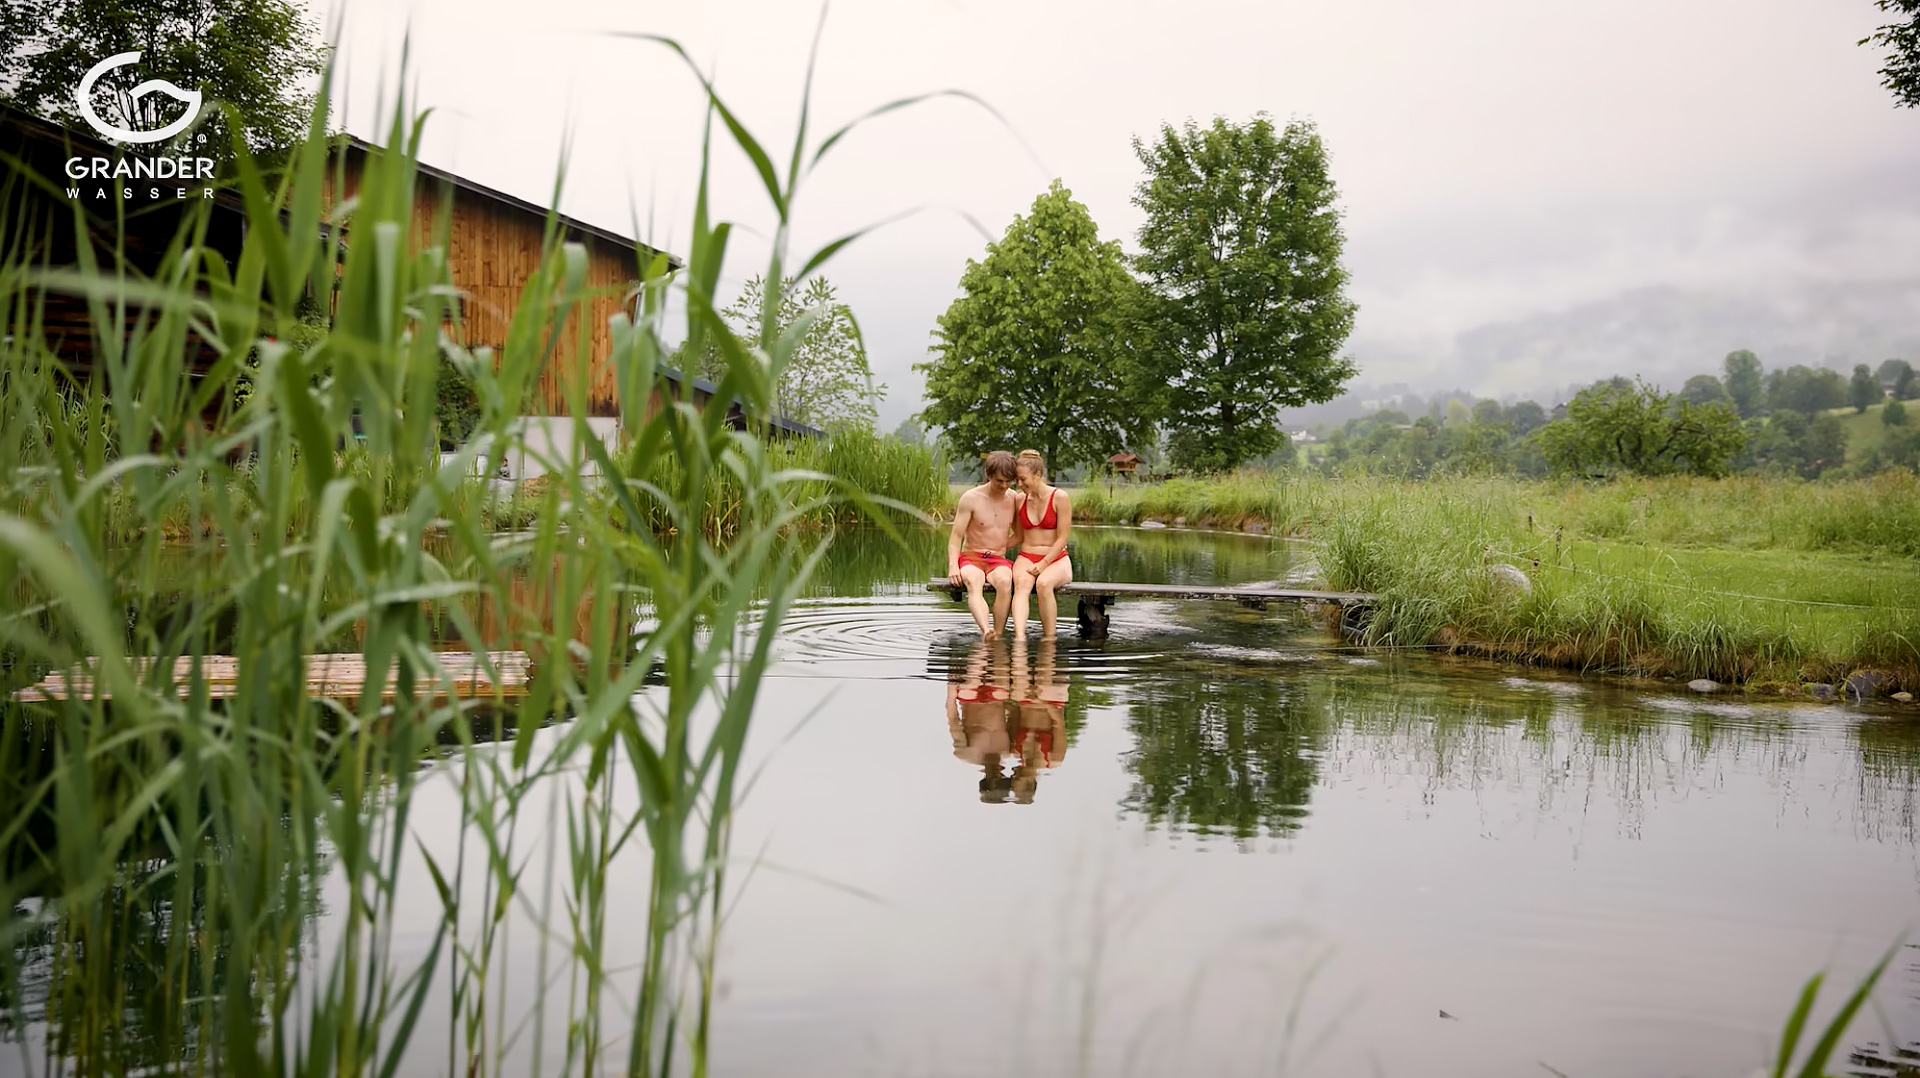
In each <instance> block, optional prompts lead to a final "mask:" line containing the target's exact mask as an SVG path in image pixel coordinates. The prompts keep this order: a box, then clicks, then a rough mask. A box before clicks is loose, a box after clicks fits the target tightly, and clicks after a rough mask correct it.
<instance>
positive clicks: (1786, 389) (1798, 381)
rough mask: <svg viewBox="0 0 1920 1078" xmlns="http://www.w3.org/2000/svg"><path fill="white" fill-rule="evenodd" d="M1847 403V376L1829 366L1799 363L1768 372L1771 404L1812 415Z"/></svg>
mask: <svg viewBox="0 0 1920 1078" xmlns="http://www.w3.org/2000/svg"><path fill="white" fill-rule="evenodd" d="M1846 403H1847V380H1846V379H1845V378H1842V377H1841V376H1840V372H1839V371H1836V370H1832V369H1830V368H1827V367H1809V366H1807V365H1806V364H1804V363H1796V364H1794V365H1793V366H1791V367H1788V368H1786V369H1785V370H1774V371H1769V372H1767V406H1768V407H1770V408H1772V409H1773V410H1774V411H1776V412H1779V411H1792V412H1800V413H1802V414H1804V415H1808V416H1812V415H1813V414H1815V413H1816V412H1824V411H1826V410H1827V409H1829V408H1839V407H1842V406H1844V405H1845V404H1846Z"/></svg>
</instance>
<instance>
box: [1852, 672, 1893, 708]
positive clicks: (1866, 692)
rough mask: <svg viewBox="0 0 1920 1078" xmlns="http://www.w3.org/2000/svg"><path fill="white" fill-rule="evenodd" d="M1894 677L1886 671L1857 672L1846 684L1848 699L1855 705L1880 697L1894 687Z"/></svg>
mask: <svg viewBox="0 0 1920 1078" xmlns="http://www.w3.org/2000/svg"><path fill="white" fill-rule="evenodd" d="M1894 684H1895V683H1894V680H1893V675H1892V674H1889V673H1887V672H1886V671H1884V670H1856V671H1854V672H1853V673H1852V674H1849V675H1847V680H1846V681H1845V682H1844V688H1845V689H1846V693H1847V699H1849V700H1851V701H1853V702H1854V703H1856V704H1857V703H1861V702H1863V701H1866V700H1869V699H1872V698H1873V697H1875V696H1880V695H1882V694H1884V693H1886V692H1887V691H1888V690H1890V689H1892V688H1893V687H1894Z"/></svg>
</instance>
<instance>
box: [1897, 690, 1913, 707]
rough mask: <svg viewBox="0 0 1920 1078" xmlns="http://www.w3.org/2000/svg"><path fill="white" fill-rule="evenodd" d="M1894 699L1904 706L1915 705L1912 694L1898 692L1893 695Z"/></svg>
mask: <svg viewBox="0 0 1920 1078" xmlns="http://www.w3.org/2000/svg"><path fill="white" fill-rule="evenodd" d="M1893 699H1895V700H1898V701H1899V702H1900V703H1903V704H1911V703H1913V694H1912V693H1910V692H1897V693H1894V694H1893Z"/></svg>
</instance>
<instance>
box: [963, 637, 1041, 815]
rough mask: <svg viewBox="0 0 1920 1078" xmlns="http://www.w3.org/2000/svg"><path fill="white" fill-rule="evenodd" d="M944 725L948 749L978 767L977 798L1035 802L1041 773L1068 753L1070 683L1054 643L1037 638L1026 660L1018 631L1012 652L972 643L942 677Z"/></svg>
mask: <svg viewBox="0 0 1920 1078" xmlns="http://www.w3.org/2000/svg"><path fill="white" fill-rule="evenodd" d="M947 731H948V733H950V734H952V735H953V754H954V755H955V756H957V757H959V758H960V759H962V760H965V761H967V762H968V763H970V764H978V765H979V766H980V800H982V801H986V802H989V803H994V804H999V803H1004V802H1005V801H1006V800H1007V799H1008V797H1009V796H1011V797H1012V799H1013V800H1014V802H1015V803H1017V804H1021V805H1030V804H1032V803H1033V795H1034V791H1035V789H1036V788H1037V787H1038V786H1039V784H1040V772H1041V771H1043V770H1045V769H1047V768H1050V767H1058V766H1059V765H1060V761H1061V759H1062V758H1063V757H1065V756H1066V754H1067V682H1066V679H1065V678H1063V677H1061V676H1059V674H1058V673H1057V672H1056V671H1055V669H1054V644H1053V641H1051V640H1042V641H1040V642H1039V651H1038V654H1037V655H1036V656H1035V659H1034V662H1033V663H1031V664H1029V663H1028V661H1027V642H1026V641H1025V640H1024V639H1022V638H1020V637H1017V636H1016V637H1014V638H1013V641H1012V648H1011V652H1010V653H1009V652H1008V651H1003V650H1001V649H1000V648H997V647H995V646H993V645H991V644H989V643H987V642H985V641H982V642H981V643H979V644H977V645H975V646H974V649H973V652H972V653H971V654H969V655H968V656H967V662H966V666H965V667H964V668H962V669H961V670H959V671H956V672H955V674H954V675H953V677H952V678H950V679H949V680H948V682H947ZM1008 757H1012V759H1013V770H1012V772H1011V773H1009V772H1007V771H1005V770H1004V766H1005V764H1006V760H1007V758H1008Z"/></svg>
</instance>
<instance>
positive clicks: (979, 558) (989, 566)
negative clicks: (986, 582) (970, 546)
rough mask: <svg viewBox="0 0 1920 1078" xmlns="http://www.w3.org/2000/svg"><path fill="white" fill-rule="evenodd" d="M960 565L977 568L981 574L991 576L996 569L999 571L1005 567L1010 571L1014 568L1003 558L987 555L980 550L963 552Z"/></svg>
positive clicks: (996, 555)
mask: <svg viewBox="0 0 1920 1078" xmlns="http://www.w3.org/2000/svg"><path fill="white" fill-rule="evenodd" d="M960 564H961V565H963V566H966V565H972V566H976V567H978V568H979V570H980V571H981V572H983V573H986V574H988V575H989V576H991V575H992V574H993V571H994V570H995V569H998V568H1000V567H1001V566H1005V567H1006V568H1008V569H1011V568H1013V563H1012V562H1010V561H1008V560H1007V559H1005V558H1003V557H1001V556H1000V555H998V554H989V553H986V552H985V551H979V550H963V551H961V552H960Z"/></svg>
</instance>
